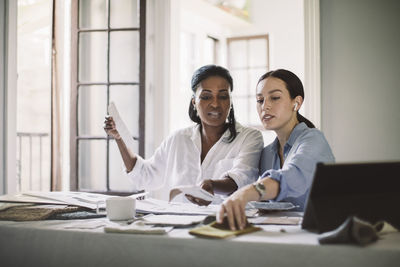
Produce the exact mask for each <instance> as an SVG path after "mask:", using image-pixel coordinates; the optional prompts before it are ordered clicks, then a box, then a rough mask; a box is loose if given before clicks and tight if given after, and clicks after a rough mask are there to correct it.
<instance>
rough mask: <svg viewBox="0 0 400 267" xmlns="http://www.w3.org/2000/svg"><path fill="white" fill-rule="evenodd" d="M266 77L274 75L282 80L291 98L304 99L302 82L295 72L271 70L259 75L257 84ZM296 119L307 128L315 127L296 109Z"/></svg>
mask: <svg viewBox="0 0 400 267" xmlns="http://www.w3.org/2000/svg"><path fill="white" fill-rule="evenodd" d="M268 77H274V78H278V79H280V80H282V81H283V82H284V83H285V85H286V88H287V89H288V91H289V94H290V98H291V99H294V98H295V97H296V96H301V97H302V98H303V100H304V88H303V84H302V83H301V81H300V79H299V77H297V76H296V74H294V73H293V72H291V71H288V70H284V69H278V70H273V71H270V72H267V73H265V74H264V75H263V76H261V78H260V79H259V80H258V82H257V84H259V83H260V82H261V81H262V80H265V79H266V78H268ZM297 120H298V121H299V122H304V123H305V124H306V125H307V127H308V128H315V125H314V124H313V123H312V122H311V121H309V120H308V119H307V118H305V117H304V116H302V115H301V114H300V113H299V111H298V110H297Z"/></svg>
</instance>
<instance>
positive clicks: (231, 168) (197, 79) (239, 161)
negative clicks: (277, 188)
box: [104, 65, 263, 205]
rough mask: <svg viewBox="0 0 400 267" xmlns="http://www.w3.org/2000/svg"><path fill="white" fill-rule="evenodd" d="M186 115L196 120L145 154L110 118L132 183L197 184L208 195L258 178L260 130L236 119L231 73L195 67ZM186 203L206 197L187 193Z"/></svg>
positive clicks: (108, 120)
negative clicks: (128, 141)
mask: <svg viewBox="0 0 400 267" xmlns="http://www.w3.org/2000/svg"><path fill="white" fill-rule="evenodd" d="M191 87H192V91H193V95H192V98H191V100H190V105H189V117H190V118H191V120H192V121H194V122H195V123H196V125H193V126H190V127H188V128H184V129H181V130H178V131H176V132H175V133H173V134H172V135H170V136H169V137H168V138H167V139H166V140H164V141H163V142H162V144H161V145H160V147H158V149H157V150H156V151H155V153H154V155H153V156H152V157H151V158H150V159H147V160H145V159H143V158H141V157H140V156H138V155H136V154H135V153H133V151H130V150H129V149H127V147H126V145H125V144H124V142H123V140H122V139H121V137H120V136H119V134H118V132H117V130H116V128H115V123H114V121H113V119H112V118H111V117H106V120H105V126H104V130H105V131H106V132H107V134H109V135H110V136H112V137H114V138H115V139H116V141H117V144H118V148H119V150H120V153H121V155H122V158H123V161H124V164H125V166H126V172H127V174H128V176H129V177H130V178H131V179H132V181H133V182H134V183H135V184H136V187H137V188H140V189H142V188H143V189H147V190H155V189H159V188H163V196H162V198H163V199H167V195H168V193H169V191H170V189H172V188H174V187H176V186H181V185H200V186H201V187H202V188H203V189H205V190H207V191H208V192H210V193H212V194H215V193H216V194H223V195H228V194H231V193H232V192H234V191H235V190H236V189H238V188H240V187H243V186H244V185H246V184H249V183H251V182H253V181H255V180H256V179H257V176H258V162H259V158H260V152H261V150H262V148H263V139H262V135H261V133H260V132H259V131H257V130H255V129H252V128H247V127H243V126H241V125H240V124H239V123H237V122H236V121H235V115H234V109H233V104H232V100H231V92H232V90H233V81H232V77H231V75H230V73H229V71H228V70H226V69H225V68H223V67H220V66H216V65H207V66H203V67H201V68H199V69H198V70H197V71H195V73H194V74H193V77H192V83H191ZM186 197H187V199H189V200H190V201H191V202H193V203H196V204H199V205H207V204H209V202H207V201H205V200H202V199H198V198H194V197H192V196H190V195H188V196H186Z"/></svg>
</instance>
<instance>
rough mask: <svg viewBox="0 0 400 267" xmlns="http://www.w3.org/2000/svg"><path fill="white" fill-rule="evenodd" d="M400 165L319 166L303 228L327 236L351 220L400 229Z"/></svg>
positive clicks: (384, 163)
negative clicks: (359, 219)
mask: <svg viewBox="0 0 400 267" xmlns="http://www.w3.org/2000/svg"><path fill="white" fill-rule="evenodd" d="M399 205H400V162H374V163H341V164H339V163H332V164H326V163H318V164H317V169H316V171H315V174H314V180H313V183H312V186H311V190H310V194H309V196H308V199H307V202H306V208H305V212H304V218H303V223H302V228H303V229H307V230H311V231H317V232H320V233H321V232H326V231H331V230H334V229H336V228H337V227H338V226H339V225H341V224H342V223H343V222H344V221H345V220H346V219H347V217H349V216H352V215H353V216H357V217H359V218H361V219H364V220H366V221H368V222H370V223H375V222H377V221H380V220H385V221H387V222H389V223H391V224H392V225H393V226H395V227H398V228H399V227H400V212H398V210H399Z"/></svg>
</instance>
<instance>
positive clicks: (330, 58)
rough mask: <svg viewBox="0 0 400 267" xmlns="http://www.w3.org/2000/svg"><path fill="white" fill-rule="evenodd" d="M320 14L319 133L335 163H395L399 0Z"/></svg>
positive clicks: (341, 6) (353, 3)
mask: <svg viewBox="0 0 400 267" xmlns="http://www.w3.org/2000/svg"><path fill="white" fill-rule="evenodd" d="M320 11H321V13H320V18H321V25H320V29H321V79H322V80H321V83H322V92H321V93H322V129H323V131H324V132H325V135H326V137H327V138H328V141H329V143H330V144H331V146H332V148H333V152H334V154H335V156H336V158H337V161H387V160H400V143H399V136H400V134H399V133H400V104H399V101H400V52H399V48H400V30H399V25H400V16H399V14H400V1H397V0H381V1H376V0H363V1H361V0H358V1H357V0H342V1H338V0H336V1H331V0H321V2H320Z"/></svg>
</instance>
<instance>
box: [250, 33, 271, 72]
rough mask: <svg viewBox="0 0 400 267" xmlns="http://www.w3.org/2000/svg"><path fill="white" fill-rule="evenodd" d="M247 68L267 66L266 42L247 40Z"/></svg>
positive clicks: (262, 40)
mask: <svg viewBox="0 0 400 267" xmlns="http://www.w3.org/2000/svg"><path fill="white" fill-rule="evenodd" d="M248 44H249V67H265V66H267V60H268V58H267V49H268V47H267V40H266V39H264V38H263V39H250V40H249V43H248Z"/></svg>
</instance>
